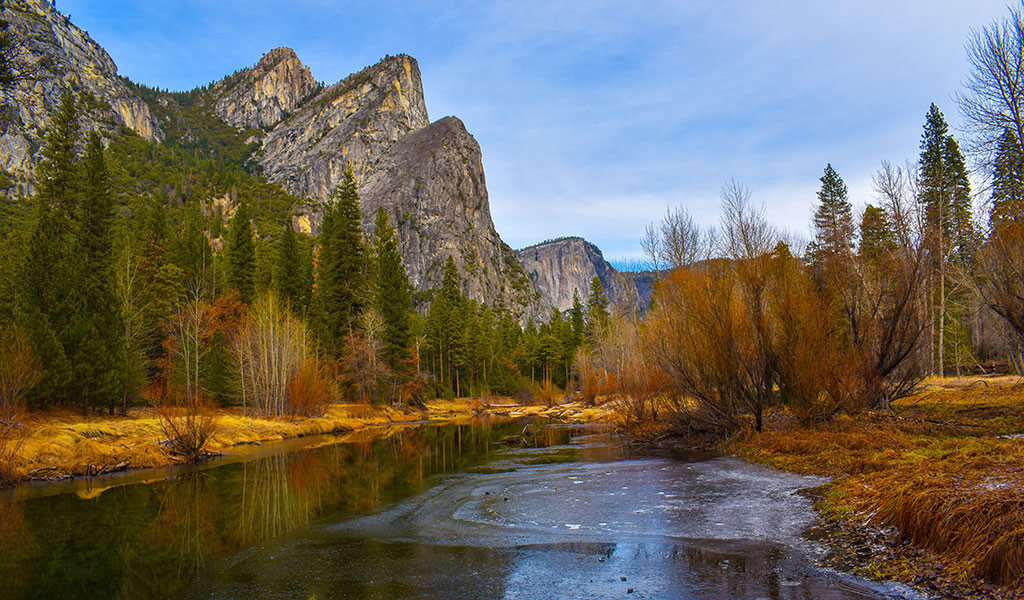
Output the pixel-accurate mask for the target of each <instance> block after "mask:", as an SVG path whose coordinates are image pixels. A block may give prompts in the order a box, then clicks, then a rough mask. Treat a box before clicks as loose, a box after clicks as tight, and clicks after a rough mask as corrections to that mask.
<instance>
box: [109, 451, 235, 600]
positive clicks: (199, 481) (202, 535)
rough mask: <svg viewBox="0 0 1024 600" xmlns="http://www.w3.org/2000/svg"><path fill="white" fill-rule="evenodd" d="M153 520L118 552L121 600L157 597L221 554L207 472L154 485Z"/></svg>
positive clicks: (215, 503) (170, 591) (179, 585)
mask: <svg viewBox="0 0 1024 600" xmlns="http://www.w3.org/2000/svg"><path fill="white" fill-rule="evenodd" d="M152 491H153V497H154V499H155V500H156V506H157V508H156V516H155V518H153V519H152V520H150V522H149V524H148V526H146V527H145V528H144V529H143V530H142V531H141V532H140V535H138V537H134V536H132V537H128V536H126V537H125V539H124V543H123V545H122V547H121V548H120V551H119V553H120V555H121V558H122V564H121V568H120V589H119V591H118V597H120V598H161V597H166V596H169V595H171V594H174V593H175V592H177V591H178V590H180V589H181V588H182V587H183V586H184V585H185V584H186V583H187V582H189V581H191V580H193V579H194V578H195V577H196V575H197V574H198V573H200V572H201V571H202V570H203V568H204V567H205V565H206V563H207V561H208V560H209V559H211V558H212V557H214V556H217V555H219V554H221V553H222V552H223V550H224V545H223V543H221V541H220V539H219V536H218V534H217V515H218V504H219V503H218V497H217V494H216V493H215V486H214V480H213V477H212V476H211V475H210V474H209V472H207V471H193V472H186V473H182V474H180V475H177V476H175V477H172V478H170V479H167V480H165V481H161V482H158V483H155V484H153V487H152Z"/></svg>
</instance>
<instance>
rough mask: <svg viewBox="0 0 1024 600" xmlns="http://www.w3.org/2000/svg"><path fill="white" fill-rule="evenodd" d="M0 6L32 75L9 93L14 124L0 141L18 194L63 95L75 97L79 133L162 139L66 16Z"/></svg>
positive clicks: (46, 6) (16, 4)
mask: <svg viewBox="0 0 1024 600" xmlns="http://www.w3.org/2000/svg"><path fill="white" fill-rule="evenodd" d="M0 7H2V16H3V18H4V19H6V20H7V21H8V22H9V23H10V30H11V31H12V32H13V34H14V36H15V37H16V38H18V39H19V40H21V41H22V43H23V47H24V53H23V55H22V56H21V59H20V60H21V62H22V65H23V66H28V67H29V68H31V69H33V71H34V72H33V76H32V77H31V78H26V79H24V80H22V81H20V82H19V83H18V85H17V88H16V89H15V90H14V93H13V98H12V99H11V100H13V102H11V105H12V106H14V108H15V114H14V115H13V120H14V123H13V124H12V125H11V126H10V127H9V128H8V130H7V131H6V133H4V134H3V136H0V167H2V168H3V169H5V170H6V171H8V173H11V174H12V175H13V176H14V178H15V179H16V180H18V181H19V182H20V183H21V184H22V186H21V187H22V189H21V193H23V194H28V193H30V192H31V189H32V187H33V186H32V180H33V172H34V168H35V163H36V162H37V160H38V156H37V154H38V151H39V147H40V144H41V142H42V138H43V134H44V132H45V130H46V128H47V126H48V125H49V120H50V110H52V108H53V107H55V106H57V105H58V104H59V103H60V98H61V96H62V95H63V94H64V92H65V91H71V92H73V93H75V94H76V95H77V97H78V100H79V109H80V111H81V112H82V119H81V121H82V125H83V129H84V130H85V131H92V130H98V131H100V132H101V133H103V134H112V133H113V132H115V131H116V130H117V129H118V128H120V127H122V126H124V127H128V128H129V129H132V130H133V131H135V133H138V134H139V135H141V136H142V137H145V138H147V139H151V140H152V139H157V140H160V139H163V132H162V131H161V130H160V128H159V126H158V125H157V122H156V119H155V118H154V117H153V114H152V112H151V111H150V109H149V106H148V105H147V104H146V103H145V102H144V101H143V100H142V99H141V98H139V97H138V96H137V95H136V94H134V93H133V92H132V91H131V90H130V89H129V87H128V86H127V85H126V84H125V83H124V81H122V80H121V79H120V78H119V77H118V76H117V66H116V65H115V64H114V61H113V60H111V58H110V56H109V55H108V54H107V53H106V51H105V50H103V48H101V47H100V46H99V44H97V43H96V42H94V41H93V40H92V38H90V37H89V35H88V34H87V33H86V32H85V31H82V30H81V29H79V28H78V27H76V26H75V25H74V24H73V23H71V21H70V19H69V18H68V17H66V16H64V15H62V14H60V13H59V12H58V11H57V10H56V9H55V8H53V7H52V6H51V5H50V3H49V2H46V1H45V0H7V1H5V2H3V3H2V4H0ZM17 193H18V191H17V190H15V194H17Z"/></svg>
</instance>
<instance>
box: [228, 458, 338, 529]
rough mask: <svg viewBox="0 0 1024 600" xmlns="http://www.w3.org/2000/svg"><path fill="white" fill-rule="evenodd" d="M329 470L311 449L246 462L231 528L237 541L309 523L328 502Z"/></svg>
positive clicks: (330, 492)
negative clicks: (239, 497)
mask: <svg viewBox="0 0 1024 600" xmlns="http://www.w3.org/2000/svg"><path fill="white" fill-rule="evenodd" d="M329 478H330V473H329V471H328V469H327V468H326V465H325V464H324V463H323V462H322V461H321V460H320V459H319V458H318V457H317V455H316V454H315V453H313V452H295V453H292V454H279V455H277V456H269V457H267V458H264V459H261V460H257V461H254V462H251V463H246V464H245V466H244V471H243V474H242V494H241V506H240V507H238V511H237V515H238V516H237V518H236V519H235V521H234V527H233V531H234V533H235V535H236V536H237V541H238V542H239V543H240V544H241V545H249V544H253V543H256V542H259V541H262V540H267V539H270V538H273V537H277V536H279V535H282V534H285V533H288V532H289V531H292V530H293V529H296V528H297V527H300V526H302V525H305V524H306V523H309V522H310V520H312V519H313V518H315V517H316V516H318V515H319V514H320V511H321V510H322V508H323V506H324V505H325V504H329V503H330V502H331V498H330V496H332V495H333V493H332V490H331V486H330V485H327V482H328V481H329Z"/></svg>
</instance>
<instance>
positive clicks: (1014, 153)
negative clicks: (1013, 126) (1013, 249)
mask: <svg viewBox="0 0 1024 600" xmlns="http://www.w3.org/2000/svg"><path fill="white" fill-rule="evenodd" d="M989 219H990V221H991V222H992V224H996V223H998V222H1000V221H1003V220H1014V221H1016V220H1022V219H1024V156H1021V151H1020V144H1018V143H1017V140H1016V139H1015V136H1014V134H1013V132H1012V131H1010V130H1009V129H1006V130H1005V131H1004V132H1003V135H1002V136H1001V137H1000V138H999V146H998V148H997V150H996V156H995V161H994V164H993V169H992V208H991V212H990V214H989Z"/></svg>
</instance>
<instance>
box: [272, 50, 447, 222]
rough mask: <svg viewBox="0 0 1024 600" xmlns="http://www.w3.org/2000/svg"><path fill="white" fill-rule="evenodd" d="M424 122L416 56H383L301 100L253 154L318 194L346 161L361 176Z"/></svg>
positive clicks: (275, 177)
mask: <svg viewBox="0 0 1024 600" xmlns="http://www.w3.org/2000/svg"><path fill="white" fill-rule="evenodd" d="M429 123H430V120H429V118H428V116H427V107H426V104H425V103H424V101H423V85H422V83H421V81H420V69H419V66H418V65H417V64H416V60H415V59H413V58H412V57H411V56H406V55H400V56H394V57H388V58H385V59H384V60H382V61H381V62H379V63H377V64H376V65H373V66H371V67H367V68H365V69H363V70H362V71H360V72H358V73H355V74H353V75H349V76H348V77H346V78H345V79H343V80H342V81H340V82H338V83H336V84H334V85H332V86H330V87H328V88H326V89H324V90H323V91H322V92H320V93H319V94H317V95H316V96H314V97H312V98H310V99H309V100H308V101H306V102H305V103H303V104H302V105H301V106H300V107H299V108H298V109H297V110H296V112H295V113H294V114H292V115H291V116H289V117H287V118H286V119H285V120H284V121H282V122H281V123H280V124H278V125H277V126H276V127H274V128H273V129H272V130H271V131H270V132H269V133H268V134H267V137H266V138H265V139H264V140H263V145H262V147H261V149H260V151H259V153H258V154H257V160H258V161H259V164H260V165H261V166H262V167H263V172H264V174H265V175H266V176H267V178H268V179H269V180H270V181H271V182H273V183H279V184H281V185H282V186H283V187H284V188H285V189H286V190H288V191H289V192H291V193H293V194H295V195H297V196H303V197H307V198H315V199H318V200H321V201H322V200H326V199H327V197H328V196H329V195H330V193H331V191H332V190H333V189H334V187H335V186H336V185H337V183H338V181H340V180H341V173H342V171H343V170H344V168H345V164H346V163H352V166H353V168H354V170H355V173H356V178H357V179H358V181H360V182H362V181H366V180H367V176H368V175H369V172H370V171H371V169H372V167H373V165H374V163H376V162H377V161H378V160H379V159H380V158H381V157H382V156H383V155H384V153H385V152H387V151H388V149H389V148H391V146H392V145H393V144H394V143H395V142H397V141H398V140H400V139H402V138H403V137H404V136H405V135H406V134H408V133H410V132H411V131H414V130H416V129H420V128H422V127H426V126H427V125H428V124H429ZM312 221H313V222H314V223H318V222H319V219H318V218H316V217H314V218H313V219H312Z"/></svg>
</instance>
